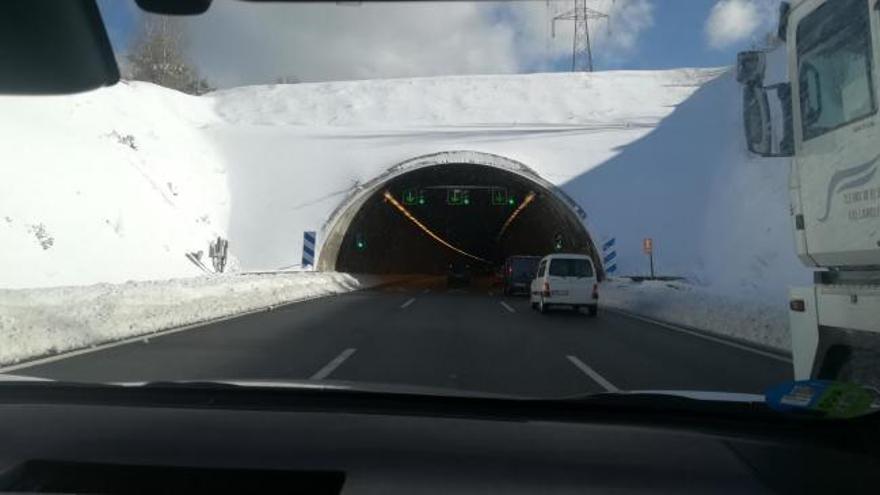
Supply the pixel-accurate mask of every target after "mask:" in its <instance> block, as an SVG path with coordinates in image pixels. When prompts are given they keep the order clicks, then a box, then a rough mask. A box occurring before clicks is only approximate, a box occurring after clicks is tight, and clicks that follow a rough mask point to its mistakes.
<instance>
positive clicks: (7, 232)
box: [0, 84, 229, 288]
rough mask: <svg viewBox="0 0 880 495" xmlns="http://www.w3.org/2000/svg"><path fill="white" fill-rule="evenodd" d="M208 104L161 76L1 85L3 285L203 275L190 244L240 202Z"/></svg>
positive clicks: (198, 242) (219, 228) (200, 244)
mask: <svg viewBox="0 0 880 495" xmlns="http://www.w3.org/2000/svg"><path fill="white" fill-rule="evenodd" d="M206 103H207V102H204V101H200V100H199V99H198V98H194V97H190V96H186V95H183V94H180V93H177V92H174V91H169V90H167V89H164V88H160V87H157V86H153V85H150V84H131V85H129V84H118V85H116V86H115V87H113V88H108V89H102V90H99V91H93V92H89V93H85V94H79V95H72V96H40V97H20V96H19V97H12V96H3V95H0V134H2V135H3V140H2V144H0V246H2V248H0V249H2V256H0V287H6V288H12V287H34V286H54V285H75V284H88V283H96V282H121V281H125V280H128V279H140V280H143V279H149V278H168V277H180V276H188V275H198V274H200V273H201V270H200V269H199V268H197V267H196V266H195V265H194V264H192V263H191V262H190V261H188V260H187V258H186V257H185V253H188V252H197V251H199V250H205V249H206V248H207V246H208V242H209V239H211V238H213V237H215V236H216V235H218V234H222V233H225V231H226V228H227V224H228V211H229V203H228V201H229V194H228V192H227V187H226V172H225V167H224V163H223V160H222V157H220V156H219V155H218V153H217V150H216V147H215V146H214V145H213V144H212V143H211V142H209V141H208V140H206V139H205V137H204V135H203V134H202V133H201V132H200V131H199V128H198V127H199V125H201V124H202V123H203V122H206V121H208V120H210V119H211V118H213V115H212V112H211V107H210V105H207V104H206Z"/></svg>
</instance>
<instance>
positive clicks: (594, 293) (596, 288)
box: [593, 284, 599, 299]
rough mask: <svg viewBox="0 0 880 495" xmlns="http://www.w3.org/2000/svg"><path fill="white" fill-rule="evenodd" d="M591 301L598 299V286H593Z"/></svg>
mask: <svg viewBox="0 0 880 495" xmlns="http://www.w3.org/2000/svg"><path fill="white" fill-rule="evenodd" d="M593 299H599V284H593Z"/></svg>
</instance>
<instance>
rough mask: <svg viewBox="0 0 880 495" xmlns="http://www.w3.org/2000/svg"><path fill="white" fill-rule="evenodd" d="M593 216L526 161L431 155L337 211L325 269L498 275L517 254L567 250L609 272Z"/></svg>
mask: <svg viewBox="0 0 880 495" xmlns="http://www.w3.org/2000/svg"><path fill="white" fill-rule="evenodd" d="M463 191H466V192H463ZM389 196H390V198H389ZM502 200H503V201H502ZM405 212H406V213H405ZM585 219H586V213H585V212H584V211H583V209H582V208H581V207H580V206H579V205H578V204H577V203H576V202H575V201H574V200H572V199H571V198H570V197H569V196H568V195H566V194H565V193H564V192H563V191H562V190H560V189H559V188H557V187H556V186H555V185H553V184H552V183H550V182H548V181H546V180H545V179H543V178H541V177H540V176H539V175H538V174H537V173H536V172H535V171H534V170H533V169H531V168H530V167H528V166H526V165H525V164H523V163H521V162H518V161H516V160H512V159H509V158H506V157H503V156H499V155H493V154H489V153H482V152H474V151H448V152H442V153H434V154H430V155H423V156H419V157H416V158H412V159H410V160H407V161H404V162H402V163H399V164H397V165H395V166H393V167H391V168H390V169H388V170H387V171H386V172H385V173H383V174H381V175H379V176H378V177H376V178H374V179H373V180H371V181H370V182H368V183H366V184H363V185H362V186H360V187H359V188H358V189H357V190H356V191H355V192H353V193H352V194H350V195H349V196H348V197H347V198H346V199H345V200H344V201H343V202H342V203H341V204H340V205H339V206H338V207H337V208H336V209H335V210H334V212H333V213H332V215H331V216H330V219H329V220H328V221H327V223H326V224H325V225H324V228H323V229H322V237H323V239H324V242H323V244H322V245H321V248H320V251H319V252H318V257H317V268H318V269H319V270H324V271H329V270H335V271H345V272H351V273H387V274H390V273H394V274H406V273H424V274H440V273H445V270H446V269H447V267H448V265H449V263H452V262H461V263H467V264H469V265H470V266H471V267H472V269H473V270H474V271H475V272H477V273H480V272H482V271H483V270H485V273H489V271H490V270H491V269H494V268H495V267H497V266H498V265H500V264H501V263H503V261H504V259H506V258H507V257H508V256H511V255H534V256H544V255H547V254H550V253H553V252H558V251H561V252H569V253H580V254H587V255H589V256H591V258H592V259H593V262H594V264H595V265H596V267H597V271H598V272H599V276H600V278H604V270H603V268H602V261H601V256H600V254H599V251H598V250H597V247H596V245H595V243H594V242H593V238H592V236H591V235H590V233H589V232H588V230H587V227H586V225H585V224H584V221H585ZM438 238H439V239H442V241H440V240H438ZM557 244H561V249H560V248H559V247H558V246H557Z"/></svg>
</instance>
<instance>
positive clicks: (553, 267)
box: [547, 258, 593, 304]
mask: <svg viewBox="0 0 880 495" xmlns="http://www.w3.org/2000/svg"><path fill="white" fill-rule="evenodd" d="M547 278H548V279H549V282H550V290H551V298H553V299H556V298H559V299H566V300H569V301H571V302H572V304H577V303H584V304H586V303H587V302H588V301H590V296H591V292H592V290H593V284H592V278H593V266H592V264H591V263H590V260H588V259H586V258H553V259H552V260H550V269H549V270H548V272H547Z"/></svg>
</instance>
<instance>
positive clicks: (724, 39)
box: [705, 0, 779, 49]
mask: <svg viewBox="0 0 880 495" xmlns="http://www.w3.org/2000/svg"><path fill="white" fill-rule="evenodd" d="M778 3H779V2H778V0H719V2H718V3H716V4H715V5H714V6H713V7H712V10H711V12H709V18H708V19H706V26H705V31H706V37H707V40H708V42H709V46H710V47H712V48H716V49H721V48H727V47H729V46H732V45H734V44H737V43H742V42H745V41H749V40H754V39H755V37H756V36H757V35H759V34H760V33H761V32H763V31H765V30H767V29H769V28H770V26H771V24H772V22H773V20H774V19H775V18H774V16H773V12H774V9H775V6H776V5H778Z"/></svg>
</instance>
